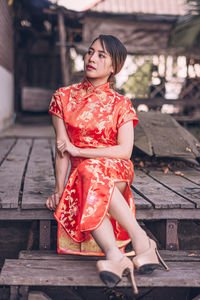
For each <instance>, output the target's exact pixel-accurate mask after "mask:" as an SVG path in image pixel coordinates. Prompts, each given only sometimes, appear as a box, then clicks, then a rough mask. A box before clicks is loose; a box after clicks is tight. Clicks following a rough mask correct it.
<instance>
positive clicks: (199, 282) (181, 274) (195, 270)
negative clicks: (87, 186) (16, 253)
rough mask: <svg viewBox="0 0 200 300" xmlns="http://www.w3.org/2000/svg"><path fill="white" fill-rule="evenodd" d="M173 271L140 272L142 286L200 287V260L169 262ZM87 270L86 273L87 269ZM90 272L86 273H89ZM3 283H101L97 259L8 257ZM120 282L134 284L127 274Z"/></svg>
mask: <svg viewBox="0 0 200 300" xmlns="http://www.w3.org/2000/svg"><path fill="white" fill-rule="evenodd" d="M168 266H169V268H170V271H169V272H165V271H164V270H163V269H157V270H154V272H153V273H152V274H151V276H149V275H148V274H147V275H139V274H137V272H136V273H135V274H136V276H135V278H136V283H137V285H138V287H200V262H199V261H198V262H197V261H195V262H191V261H190V262H176V263H174V262H168ZM83 271H84V273H83ZM85 272H86V273H85ZM0 284H1V285H22V286H24V285H25V286H26V285H29V286H34V285H36V286H91V287H92V286H99V287H104V284H103V283H102V281H101V280H100V279H99V276H98V275H97V271H96V262H95V261H64V260H61V261H58V260H16V259H13V260H9V259H7V260H6V261H5V264H4V266H3V269H2V272H1V276H0ZM118 286H123V287H130V286H131V283H130V282H129V281H128V279H127V277H123V279H122V281H121V282H120V283H119V284H118Z"/></svg>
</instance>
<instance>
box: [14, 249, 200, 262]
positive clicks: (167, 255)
mask: <svg viewBox="0 0 200 300" xmlns="http://www.w3.org/2000/svg"><path fill="white" fill-rule="evenodd" d="M159 253H160V254H161V256H162V258H163V259H164V260H166V261H200V250H186V251H183V250H179V251H169V250H159ZM19 259H30V260H35V259H36V260H38V259H41V260H43V259H45V260H52V259H53V260H55V259H56V260H81V261H82V260H86V261H87V260H94V261H96V260H99V259H100V258H99V257H98V256H83V255H71V254H67V255H66V254H58V253H57V252H56V251H54V250H43V251H42V250H33V251H25V250H22V251H20V253H19ZM101 259H102V258H101Z"/></svg>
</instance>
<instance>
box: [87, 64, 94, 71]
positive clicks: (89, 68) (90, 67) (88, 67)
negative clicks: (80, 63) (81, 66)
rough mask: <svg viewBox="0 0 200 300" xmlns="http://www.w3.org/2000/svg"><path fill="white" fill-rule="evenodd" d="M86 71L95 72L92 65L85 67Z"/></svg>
mask: <svg viewBox="0 0 200 300" xmlns="http://www.w3.org/2000/svg"><path fill="white" fill-rule="evenodd" d="M86 69H87V70H89V71H91V70H95V68H94V67H93V66H92V65H87V66H86Z"/></svg>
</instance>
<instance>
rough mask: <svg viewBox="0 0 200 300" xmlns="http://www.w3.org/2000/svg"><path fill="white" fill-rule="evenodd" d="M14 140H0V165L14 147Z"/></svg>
mask: <svg viewBox="0 0 200 300" xmlns="http://www.w3.org/2000/svg"><path fill="white" fill-rule="evenodd" d="M15 142H16V139H13V138H11V139H8V138H1V139H0V165H1V164H2V162H3V160H4V159H5V158H6V156H7V155H8V153H9V152H10V150H11V149H12V147H13V146H14V144H15Z"/></svg>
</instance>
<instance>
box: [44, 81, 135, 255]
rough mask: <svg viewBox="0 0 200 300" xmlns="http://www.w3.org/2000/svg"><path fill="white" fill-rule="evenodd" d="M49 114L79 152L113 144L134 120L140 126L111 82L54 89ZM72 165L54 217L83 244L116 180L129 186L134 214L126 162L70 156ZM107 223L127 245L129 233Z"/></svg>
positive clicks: (99, 219) (128, 103)
mask: <svg viewBox="0 0 200 300" xmlns="http://www.w3.org/2000/svg"><path fill="white" fill-rule="evenodd" d="M49 113H50V114H55V115H56V116H57V117H59V118H61V119H63V121H64V123H65V126H66V131H67V133H68V136H69V138H70V141H71V142H72V143H73V144H74V145H75V146H77V147H80V148H85V147H87V148H98V147H109V146H114V145H117V136H118V130H119V128H120V127H121V126H122V125H123V124H125V123H126V122H128V121H133V126H135V125H136V124H137V122H138V117H137V115H136V112H135V110H134V108H133V107H132V104H131V101H130V100H129V99H128V98H126V97H124V96H122V95H120V94H118V93H117V92H116V91H114V90H113V89H111V88H110V86H109V82H107V83H106V84H104V85H102V86H98V87H97V88H95V87H94V86H93V85H92V84H91V83H90V82H89V81H88V80H87V79H84V80H83V81H82V82H81V83H79V84H74V85H71V86H69V87H64V88H60V89H58V90H57V91H56V92H55V93H54V95H53V97H52V99H51V103H50V108H49ZM71 163H72V168H71V172H70V177H69V179H68V182H67V184H66V186H65V189H64V192H63V195H62V197H61V200H60V203H59V205H58V207H57V210H56V212H55V218H56V219H57V221H58V222H59V225H60V226H62V228H63V229H64V231H65V232H66V233H67V234H68V236H69V237H70V238H71V239H72V240H73V241H75V242H77V243H81V242H83V241H85V240H88V239H91V238H92V237H91V235H90V233H89V232H90V231H92V230H95V229H96V228H98V226H99V225H100V224H101V222H102V221H103V219H104V217H105V215H106V214H108V208H109V204H110V200H111V197H112V193H113V190H114V186H115V183H116V182H119V181H125V182H127V188H126V191H125V193H124V197H125V199H126V201H127V203H128V205H129V206H130V207H131V209H132V211H133V213H134V214H135V205H134V200H133V196H132V193H131V190H130V184H131V182H132V180H133V175H134V171H133V164H132V162H131V161H130V160H123V159H113V158H105V157H100V158H92V159H86V158H81V157H80V158H73V157H72V158H71ZM110 219H111V222H112V225H113V229H114V233H115V237H116V240H121V241H126V240H127V241H129V237H128V234H127V232H126V231H125V230H124V229H123V228H122V227H121V226H120V225H119V224H118V223H117V222H116V221H115V220H114V219H112V218H111V217H110ZM62 232H63V230H62ZM58 248H59V244H58ZM58 250H59V249H58ZM64 252H65V251H64V250H63V249H62V253H64ZM66 252H67V253H69V252H70V251H69V249H68V250H67V251H66ZM88 253H89V252H88ZM79 254H81V253H79Z"/></svg>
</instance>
